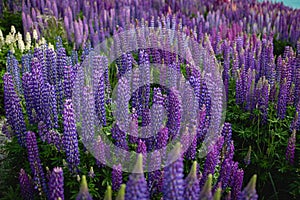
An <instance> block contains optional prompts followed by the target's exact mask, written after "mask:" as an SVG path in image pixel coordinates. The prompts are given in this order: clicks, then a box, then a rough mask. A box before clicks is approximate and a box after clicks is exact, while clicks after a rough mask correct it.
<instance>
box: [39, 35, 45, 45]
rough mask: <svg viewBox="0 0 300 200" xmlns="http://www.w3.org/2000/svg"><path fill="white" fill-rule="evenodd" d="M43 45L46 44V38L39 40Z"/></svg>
mask: <svg viewBox="0 0 300 200" xmlns="http://www.w3.org/2000/svg"><path fill="white" fill-rule="evenodd" d="M43 44H46V40H45V38H44V37H42V38H41V39H40V40H39V45H43Z"/></svg>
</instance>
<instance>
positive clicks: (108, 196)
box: [104, 186, 112, 200]
mask: <svg viewBox="0 0 300 200" xmlns="http://www.w3.org/2000/svg"><path fill="white" fill-rule="evenodd" d="M104 200H112V193H111V186H107V190H106V192H105V196H104Z"/></svg>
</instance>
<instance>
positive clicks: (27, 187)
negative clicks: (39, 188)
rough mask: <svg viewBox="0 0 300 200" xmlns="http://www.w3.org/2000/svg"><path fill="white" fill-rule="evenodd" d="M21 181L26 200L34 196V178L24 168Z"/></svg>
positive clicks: (21, 171) (22, 193) (22, 192)
mask: <svg viewBox="0 0 300 200" xmlns="http://www.w3.org/2000/svg"><path fill="white" fill-rule="evenodd" d="M19 182H20V189H21V195H22V198H23V199H25V200H31V199H33V198H34V189H33V185H32V180H31V179H30V177H29V176H28V174H27V173H26V172H25V170H24V169H21V170H20V173H19Z"/></svg>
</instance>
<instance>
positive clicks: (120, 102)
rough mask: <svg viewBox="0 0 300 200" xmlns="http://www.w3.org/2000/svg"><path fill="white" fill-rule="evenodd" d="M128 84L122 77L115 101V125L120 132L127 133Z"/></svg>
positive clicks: (128, 117) (128, 116)
mask: <svg viewBox="0 0 300 200" xmlns="http://www.w3.org/2000/svg"><path fill="white" fill-rule="evenodd" d="M129 91H130V87H129V83H128V80H127V79H126V77H125V76H124V77H122V78H121V79H120V80H119V85H118V88H117V100H116V102H115V103H116V121H117V125H118V126H119V127H120V129H121V130H123V131H125V132H127V130H128V126H129V119H130V115H129V109H128V102H129V99H130V96H129Z"/></svg>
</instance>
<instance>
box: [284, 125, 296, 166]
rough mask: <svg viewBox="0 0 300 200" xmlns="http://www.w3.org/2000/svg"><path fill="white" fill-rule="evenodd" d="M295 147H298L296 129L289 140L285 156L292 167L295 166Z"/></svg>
mask: <svg viewBox="0 0 300 200" xmlns="http://www.w3.org/2000/svg"><path fill="white" fill-rule="evenodd" d="M295 147H296V130H295V129H294V130H293V133H292V135H291V137H290V138H289V141H288V145H287V148H286V154H285V157H286V159H287V161H288V162H289V163H290V164H291V165H293V164H294V157H295Z"/></svg>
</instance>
